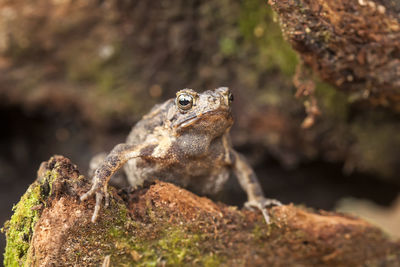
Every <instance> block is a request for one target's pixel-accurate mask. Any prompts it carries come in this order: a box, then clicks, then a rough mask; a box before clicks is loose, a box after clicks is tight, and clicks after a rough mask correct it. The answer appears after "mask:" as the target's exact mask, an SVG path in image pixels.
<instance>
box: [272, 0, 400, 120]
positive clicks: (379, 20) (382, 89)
mask: <svg viewBox="0 0 400 267" xmlns="http://www.w3.org/2000/svg"><path fill="white" fill-rule="evenodd" d="M269 3H270V5H271V6H272V8H273V9H274V10H275V11H276V12H277V13H278V14H279V18H280V23H281V27H282V31H283V33H284V35H285V37H286V38H287V39H288V40H289V41H290V42H291V44H292V46H293V48H294V49H295V50H296V51H297V52H298V53H299V54H300V55H301V58H302V60H303V61H304V62H305V63H306V64H307V65H309V66H311V67H312V69H313V70H314V71H315V72H316V73H318V74H319V76H320V77H322V79H324V80H325V81H328V82H330V83H331V84H333V85H335V86H336V87H338V88H341V89H342V90H344V91H346V92H351V93H352V94H353V98H359V99H366V100H368V101H369V102H370V103H372V104H373V105H380V106H385V107H390V108H391V109H392V110H394V111H396V112H399V111H400V101H399V99H400V75H399V73H400V42H399V39H400V16H399V14H400V13H399V11H400V4H399V2H398V1H393V0H388V1H376V0H359V1H346V0H340V1H336V0H330V1H322V0H312V1H303V0H299V1H297V0H289V1H276V0H269Z"/></svg>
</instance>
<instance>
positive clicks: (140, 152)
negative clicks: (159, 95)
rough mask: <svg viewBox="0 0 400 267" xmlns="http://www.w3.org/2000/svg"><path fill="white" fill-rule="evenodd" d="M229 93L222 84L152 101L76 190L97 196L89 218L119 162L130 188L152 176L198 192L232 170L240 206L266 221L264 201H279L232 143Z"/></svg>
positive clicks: (209, 189)
mask: <svg viewBox="0 0 400 267" xmlns="http://www.w3.org/2000/svg"><path fill="white" fill-rule="evenodd" d="M232 101H233V95H232V93H231V92H230V90H229V89H228V88H227V87H221V88H217V89H215V90H208V91H205V92H203V93H197V92H195V91H193V90H192V89H183V90H180V91H178V92H177V93H176V98H175V99H169V100H167V101H166V102H164V103H163V104H159V105H156V106H155V107H154V108H153V109H152V110H151V111H150V112H149V113H148V114H147V115H145V116H144V117H143V118H142V120H140V121H139V122H138V123H137V124H136V125H135V126H134V127H133V128H132V130H131V132H130V134H129V136H128V138H127V140H126V142H125V143H122V144H119V145H117V146H115V147H114V149H112V151H111V152H110V153H109V154H108V155H104V156H103V159H102V160H100V161H99V160H97V161H98V164H97V166H95V171H94V176H93V180H92V183H93V184H92V187H91V189H90V190H89V191H88V192H86V193H85V194H84V195H82V196H81V200H82V201H83V200H86V199H88V198H89V197H91V196H95V197H96V205H95V208H94V212H93V216H92V222H95V221H96V219H97V217H98V215H99V210H100V207H101V205H102V201H103V199H104V201H105V207H107V206H108V204H109V196H108V191H107V186H108V182H109V180H110V178H111V176H113V174H114V173H115V172H117V171H118V170H119V169H120V168H122V167H124V171H125V173H126V176H127V179H128V182H129V184H130V185H131V186H133V187H134V188H136V187H139V186H141V185H143V183H144V182H151V181H154V180H156V179H158V180H162V181H166V182H171V183H174V184H176V185H179V186H182V187H184V188H188V189H189V190H191V191H193V192H196V193H200V194H214V193H217V192H218V191H220V190H221V189H222V188H223V186H224V184H225V183H226V181H227V180H228V178H229V174H230V173H231V172H233V173H234V174H235V176H236V177H237V179H238V180H239V183H240V185H241V187H242V188H243V190H244V191H245V192H246V193H247V198H248V201H247V202H246V203H245V207H248V208H256V209H259V210H261V212H262V214H263V216H264V218H265V221H266V222H267V223H268V222H269V217H268V212H267V209H266V208H267V206H269V205H281V204H280V202H279V201H277V200H274V199H268V198H265V197H264V193H263V190H262V188H261V186H260V183H259V181H258V179H257V177H256V175H255V173H254V171H253V169H252V168H251V167H250V165H249V164H248V163H247V161H246V159H245V158H244V157H243V155H241V154H240V153H238V152H237V151H235V150H234V149H233V148H232V145H231V141H230V137H229V130H230V128H231V126H232V124H233V118H232V113H231V105H232Z"/></svg>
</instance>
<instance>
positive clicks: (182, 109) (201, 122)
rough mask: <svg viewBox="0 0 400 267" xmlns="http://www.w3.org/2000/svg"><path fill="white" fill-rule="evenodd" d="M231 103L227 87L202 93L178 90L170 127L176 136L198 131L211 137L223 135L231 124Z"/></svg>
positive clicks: (230, 95)
mask: <svg viewBox="0 0 400 267" xmlns="http://www.w3.org/2000/svg"><path fill="white" fill-rule="evenodd" d="M232 101H233V95H232V93H231V92H230V90H229V88H227V87H220V88H217V89H214V90H208V91H204V92H202V93H196V92H195V91H193V90H192V89H183V90H180V91H178V92H177V93H176V98H175V109H176V111H177V112H176V113H175V115H176V116H175V118H174V119H175V120H174V122H173V123H172V125H173V127H174V128H175V130H176V132H177V133H178V134H182V133H184V132H187V131H190V132H193V131H198V132H203V133H204V132H205V133H207V134H210V135H212V136H220V135H223V134H224V133H226V132H227V131H228V130H229V128H230V127H231V126H232V124H233V119H232V113H231V104H232Z"/></svg>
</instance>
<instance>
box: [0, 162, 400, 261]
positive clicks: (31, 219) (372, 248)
mask: <svg viewBox="0 0 400 267" xmlns="http://www.w3.org/2000/svg"><path fill="white" fill-rule="evenodd" d="M89 187H90V183H89V182H88V181H87V179H86V178H85V177H84V176H82V175H80V174H79V171H78V169H77V167H76V166H75V165H73V164H72V163H71V162H70V160H69V159H67V158H64V157H62V156H54V157H52V158H51V159H50V160H49V161H48V162H44V163H43V164H42V165H41V168H40V169H39V171H38V178H37V180H36V181H35V182H34V183H33V184H32V185H31V186H30V187H29V188H28V190H27V192H26V193H25V194H24V195H23V196H22V198H21V200H20V202H19V203H18V204H17V205H16V206H15V208H14V215H13V216H12V218H11V219H10V220H9V221H8V222H7V223H6V226H5V228H4V229H5V231H6V235H7V248H6V252H5V261H4V264H5V266H27V265H30V266H53V265H57V266H60V264H61V263H62V264H63V265H65V266H67V265H68V266H71V265H75V266H93V265H97V266H98V265H100V264H104V265H103V266H108V265H110V266H120V265H123V264H138V265H149V264H154V265H165V264H167V265H173V266H175V265H183V264H191V265H192V264H194V265H211V266H215V265H221V264H223V265H227V266H233V265H249V266H254V265H274V266H288V265H292V264H297V265H298V266H310V265H313V266H315V265H321V266H322V265H324V266H337V265H342V266H343V265H345V266H355V265H361V264H367V265H384V264H385V265H391V266H395V265H396V264H397V265H399V264H400V243H399V242H392V241H390V240H388V239H387V237H386V236H385V235H384V234H383V233H382V232H381V230H380V229H378V228H376V227H374V226H372V225H370V224H368V223H367V222H365V221H363V220H360V219H357V218H353V217H349V216H347V215H343V214H336V213H329V212H325V211H319V212H314V211H310V210H308V209H306V208H300V207H296V206H293V205H287V206H281V207H273V208H271V210H270V213H271V219H272V223H271V224H270V225H266V224H265V222H264V221H263V218H262V216H261V214H259V213H258V212H256V211H247V210H239V209H237V208H236V207H230V206H227V205H224V204H221V203H214V202H213V201H211V200H210V199H208V198H205V197H199V196H196V195H194V194H193V193H191V192H188V191H187V190H185V189H181V188H179V187H177V186H175V185H172V184H169V183H165V182H161V181H157V182H156V183H154V184H151V185H148V186H146V187H144V188H142V189H138V190H136V191H133V192H129V191H126V190H125V191H124V190H119V191H117V190H116V189H115V188H112V187H110V189H109V190H110V193H111V204H110V206H109V207H108V208H102V210H101V213H100V218H99V220H98V221H97V222H96V223H91V222H90V218H91V215H92V212H93V206H94V199H91V200H88V201H87V202H81V201H79V196H80V195H81V194H82V193H83V192H85V191H86V190H88V189H89Z"/></svg>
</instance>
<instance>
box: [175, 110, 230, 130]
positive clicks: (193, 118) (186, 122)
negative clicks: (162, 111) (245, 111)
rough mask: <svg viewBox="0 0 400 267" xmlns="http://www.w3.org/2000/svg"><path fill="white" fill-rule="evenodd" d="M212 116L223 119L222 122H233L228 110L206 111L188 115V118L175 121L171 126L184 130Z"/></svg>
mask: <svg viewBox="0 0 400 267" xmlns="http://www.w3.org/2000/svg"><path fill="white" fill-rule="evenodd" d="M213 116H216V117H218V118H224V120H225V121H227V122H231V121H232V122H233V119H232V114H231V112H229V110H210V111H206V112H203V113H200V114H193V115H189V116H188V117H185V118H183V119H180V120H177V121H176V122H175V123H174V124H173V126H174V128H186V127H189V126H191V125H194V124H197V123H200V121H202V120H204V119H206V118H211V117H213ZM216 120H217V119H216ZM216 120H215V121H216Z"/></svg>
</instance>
